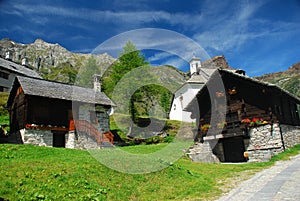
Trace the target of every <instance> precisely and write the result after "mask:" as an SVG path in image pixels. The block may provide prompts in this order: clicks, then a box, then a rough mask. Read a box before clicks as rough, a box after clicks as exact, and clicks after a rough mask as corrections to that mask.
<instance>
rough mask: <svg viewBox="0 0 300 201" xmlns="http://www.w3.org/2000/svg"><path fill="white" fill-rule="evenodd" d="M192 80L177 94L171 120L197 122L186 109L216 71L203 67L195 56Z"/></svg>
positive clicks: (192, 64)
mask: <svg viewBox="0 0 300 201" xmlns="http://www.w3.org/2000/svg"><path fill="white" fill-rule="evenodd" d="M189 63H190V74H191V76H190V78H189V79H188V80H187V81H186V82H185V83H184V84H183V85H182V86H181V87H180V88H179V89H178V90H177V91H176V92H175V94H174V98H173V102H172V106H171V110H170V114H169V118H170V119H171V120H179V121H184V122H195V121H196V120H195V119H192V118H191V112H187V111H184V108H185V107H186V106H187V105H188V104H189V103H190V102H191V101H192V99H193V98H194V97H195V96H196V95H197V93H198V92H199V91H200V89H201V88H202V87H203V86H204V85H205V83H206V82H207V81H208V80H209V77H210V75H211V74H212V73H213V72H214V71H215V70H216V69H209V68H203V67H201V61H200V59H199V58H196V57H195V56H193V58H192V59H191V60H190V62H189Z"/></svg>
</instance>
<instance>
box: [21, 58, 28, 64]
mask: <svg viewBox="0 0 300 201" xmlns="http://www.w3.org/2000/svg"><path fill="white" fill-rule="evenodd" d="M22 66H28V60H27V58H25V57H24V58H22Z"/></svg>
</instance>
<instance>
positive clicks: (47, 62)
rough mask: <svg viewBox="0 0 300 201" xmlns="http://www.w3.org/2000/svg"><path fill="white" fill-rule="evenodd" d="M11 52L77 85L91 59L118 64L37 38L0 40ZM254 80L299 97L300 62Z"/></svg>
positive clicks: (219, 62)
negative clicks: (30, 39) (76, 80)
mask: <svg viewBox="0 0 300 201" xmlns="http://www.w3.org/2000/svg"><path fill="white" fill-rule="evenodd" d="M8 51H9V52H10V54H11V56H12V60H13V61H14V62H17V63H21V60H22V58H27V60H28V66H29V68H32V69H34V70H36V71H37V72H39V73H40V74H41V76H43V77H44V78H46V79H50V80H55V81H61V82H66V83H74V81H75V80H74V79H76V75H77V73H78V71H79V70H80V68H82V67H83V68H84V66H85V64H86V63H87V61H88V59H89V58H90V57H92V56H93V57H94V58H95V59H96V62H97V65H98V66H99V68H101V69H104V68H107V67H108V66H110V65H111V64H112V63H113V62H114V61H116V59H115V58H113V57H111V56H110V55H109V54H107V53H103V54H97V55H94V54H93V55H91V54H81V53H73V52H70V51H68V50H67V49H65V48H64V47H62V46H60V45H59V44H51V43H47V42H45V41H43V40H42V39H36V40H35V42H34V43H31V44H21V43H16V42H14V41H12V40H10V39H7V38H4V39H2V40H0V56H1V57H5V55H6V53H7V52H8ZM212 61H213V62H214V64H215V65H216V66H217V67H223V68H230V67H229V66H228V64H227V62H226V60H225V58H224V56H217V57H214V58H212ZM210 62H211V61H210V60H209V61H205V62H203V64H202V66H206V67H209V65H210ZM170 68H172V67H170ZM158 69H159V68H158ZM160 74H161V75H162V78H167V79H171V77H172V76H170V75H169V74H168V72H164V71H162V72H161V73H160ZM180 74H181V76H182V77H180V78H178V77H177V78H176V80H181V81H180V83H181V82H184V80H185V79H188V77H189V75H188V73H187V74H185V73H182V72H180ZM255 78H256V79H258V80H261V81H265V82H270V83H274V84H276V85H278V86H280V87H282V88H284V89H286V90H288V91H289V92H291V93H293V94H295V95H297V96H298V97H300V62H299V63H296V64H294V65H292V66H291V67H290V68H289V69H288V70H286V71H283V72H277V73H271V74H265V75H262V76H259V77H255ZM180 83H179V84H180Z"/></svg>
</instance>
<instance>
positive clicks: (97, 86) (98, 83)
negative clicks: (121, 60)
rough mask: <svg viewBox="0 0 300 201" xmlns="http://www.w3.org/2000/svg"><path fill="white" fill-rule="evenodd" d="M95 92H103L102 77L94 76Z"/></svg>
mask: <svg viewBox="0 0 300 201" xmlns="http://www.w3.org/2000/svg"><path fill="white" fill-rule="evenodd" d="M93 78H94V91H95V92H100V91H101V81H102V80H101V75H99V74H94V75H93Z"/></svg>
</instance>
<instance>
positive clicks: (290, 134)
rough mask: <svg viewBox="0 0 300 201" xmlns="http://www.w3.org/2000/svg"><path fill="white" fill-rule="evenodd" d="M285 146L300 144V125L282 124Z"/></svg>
mask: <svg viewBox="0 0 300 201" xmlns="http://www.w3.org/2000/svg"><path fill="white" fill-rule="evenodd" d="M280 127H281V131H282V135H283V139H284V146H285V148H287V149H288V148H291V147H293V146H295V145H296V144H300V126H290V125H280Z"/></svg>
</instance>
